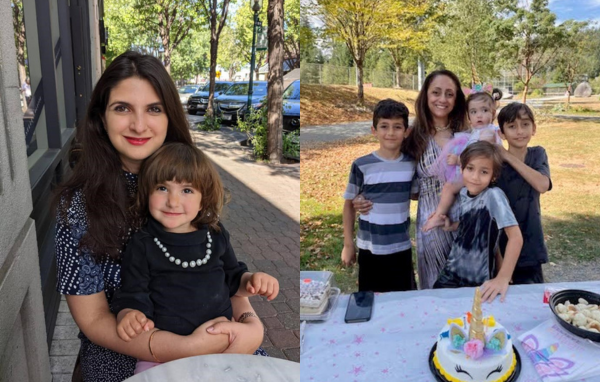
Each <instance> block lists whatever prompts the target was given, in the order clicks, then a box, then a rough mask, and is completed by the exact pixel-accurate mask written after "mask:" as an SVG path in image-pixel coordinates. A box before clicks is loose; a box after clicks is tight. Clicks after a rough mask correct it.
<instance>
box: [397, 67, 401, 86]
mask: <svg viewBox="0 0 600 382" xmlns="http://www.w3.org/2000/svg"><path fill="white" fill-rule="evenodd" d="M401 74H402V67H401V66H400V65H399V64H397V65H396V86H397V87H398V88H402V84H401V82H400V75H401Z"/></svg>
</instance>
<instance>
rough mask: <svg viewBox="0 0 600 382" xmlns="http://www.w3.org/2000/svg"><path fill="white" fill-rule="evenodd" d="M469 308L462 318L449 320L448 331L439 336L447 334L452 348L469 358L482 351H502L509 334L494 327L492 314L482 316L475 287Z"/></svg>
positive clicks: (479, 298)
mask: <svg viewBox="0 0 600 382" xmlns="http://www.w3.org/2000/svg"><path fill="white" fill-rule="evenodd" d="M471 310H472V311H471V312H469V313H468V314H466V315H465V316H464V317H463V318H457V319H452V320H449V324H450V325H449V329H448V332H447V333H446V332H445V333H442V334H441V336H443V337H444V336H448V337H449V338H450V343H451V346H452V348H453V349H454V350H456V351H460V352H464V353H465V354H466V355H467V356H468V357H469V358H473V359H478V358H480V357H482V356H483V355H484V353H491V354H496V353H504V352H505V349H506V345H507V343H508V339H509V338H510V336H509V334H508V333H507V332H506V329H504V328H500V327H496V323H495V320H494V318H493V317H492V316H489V317H486V318H483V313H482V310H481V292H480V290H479V288H476V289H475V297H474V298H473V308H472V309H471ZM467 324H468V326H467ZM486 328H487V330H486ZM486 331H487V332H488V333H486Z"/></svg>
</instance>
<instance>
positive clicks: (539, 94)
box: [531, 89, 544, 97]
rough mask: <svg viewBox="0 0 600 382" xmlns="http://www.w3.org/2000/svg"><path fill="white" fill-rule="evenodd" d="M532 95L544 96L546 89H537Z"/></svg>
mask: <svg viewBox="0 0 600 382" xmlns="http://www.w3.org/2000/svg"><path fill="white" fill-rule="evenodd" d="M531 96H532V97H543V96H544V91H543V90H542V89H535V90H534V91H532V92H531Z"/></svg>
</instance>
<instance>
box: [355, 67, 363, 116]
mask: <svg viewBox="0 0 600 382" xmlns="http://www.w3.org/2000/svg"><path fill="white" fill-rule="evenodd" d="M356 85H357V86H358V106H363V105H364V104H365V92H364V89H363V63H362V61H357V62H356Z"/></svg>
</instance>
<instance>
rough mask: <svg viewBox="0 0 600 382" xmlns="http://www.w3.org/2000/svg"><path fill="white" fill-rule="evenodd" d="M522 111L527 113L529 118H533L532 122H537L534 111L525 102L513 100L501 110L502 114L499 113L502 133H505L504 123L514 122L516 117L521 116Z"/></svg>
mask: <svg viewBox="0 0 600 382" xmlns="http://www.w3.org/2000/svg"><path fill="white" fill-rule="evenodd" d="M521 113H525V115H526V116H527V118H529V119H531V122H532V123H535V119H534V118H533V111H532V110H531V108H529V106H527V105H525V104H524V103H520V102H512V103H509V104H508V105H506V106H504V107H503V108H502V110H500V114H498V125H500V131H502V134H504V124H505V123H512V122H514V121H515V119H517V118H521Z"/></svg>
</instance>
